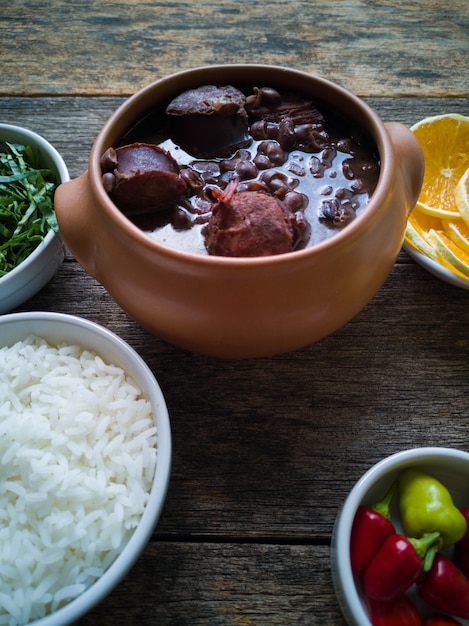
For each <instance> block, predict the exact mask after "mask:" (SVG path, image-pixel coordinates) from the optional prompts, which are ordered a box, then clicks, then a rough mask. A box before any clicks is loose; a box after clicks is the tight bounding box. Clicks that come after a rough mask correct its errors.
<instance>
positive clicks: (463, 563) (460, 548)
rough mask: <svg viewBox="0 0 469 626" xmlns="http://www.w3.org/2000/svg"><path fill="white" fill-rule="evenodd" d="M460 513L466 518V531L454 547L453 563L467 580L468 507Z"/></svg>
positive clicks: (468, 566)
mask: <svg viewBox="0 0 469 626" xmlns="http://www.w3.org/2000/svg"><path fill="white" fill-rule="evenodd" d="M461 513H462V514H463V515H464V517H465V518H466V522H467V530H466V534H465V535H464V537H463V538H462V539H461V540H460V541H458V542H457V543H456V544H455V546H454V562H455V564H456V565H457V566H458V567H459V569H460V570H461V572H462V573H463V574H464V576H466V577H467V578H469V506H465V507H464V508H463V509H461Z"/></svg>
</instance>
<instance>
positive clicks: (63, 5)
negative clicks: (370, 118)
mask: <svg viewBox="0 0 469 626" xmlns="http://www.w3.org/2000/svg"><path fill="white" fill-rule="evenodd" d="M3 4H4V6H3V7H2V6H1V5H0V56H1V59H2V66H1V73H0V95H38V96H39V95H46V94H48V95H50V94H57V95H66V94H68V95H69V94H80V95H100V96H102V95H129V94H131V93H134V92H135V91H137V90H138V89H139V88H141V87H143V86H144V85H146V84H148V83H150V82H152V81H153V80H156V79H157V78H160V77H162V76H165V75H167V74H170V73H173V72H175V71H178V70H182V69H187V68H190V67H195V66H199V65H209V64H214V63H253V62H262V63H269V64H275V65H286V66H290V67H294V68H296V69H301V70H305V71H308V72H315V73H318V74H320V75H322V76H325V77H328V78H330V79H331V80H333V81H334V82H337V83H339V84H341V85H343V86H344V87H346V88H348V89H350V90H351V91H353V92H355V93H357V94H358V95H367V96H426V97H430V96H444V97H450V96H467V94H468V72H467V50H468V44H469V4H468V3H467V1H466V0H453V1H452V2H451V3H448V2H446V0H444V1H443V0H428V1H427V2H424V3H423V2H407V1H406V0H386V1H385V2H379V3H375V2H372V1H370V0H349V1H348V2H344V1H343V0H330V1H328V2H319V1H318V0H294V1H292V2H284V1H283V0H270V2H269V3H268V4H266V3H263V2H251V1H249V0H236V1H234V0H222V1H221V2H218V3H216V5H214V4H213V2H210V1H209V0H197V2H190V1H187V0H185V1H184V0H176V1H175V2H171V3H169V4H168V3H167V2H163V1H161V0H156V1H154V0H151V1H150V0H146V1H144V2H141V1H139V0H125V1H124V0H112V1H110V2H106V3H102V2H98V1H97V0H82V1H80V2H74V3H73V9H72V7H71V5H70V3H69V2H68V0H51V1H50V2H48V3H47V4H46V7H47V10H44V9H43V7H44V3H42V2H39V0H33V1H29V0H15V2H13V3H8V5H7V4H6V3H3Z"/></svg>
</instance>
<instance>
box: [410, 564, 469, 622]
mask: <svg viewBox="0 0 469 626" xmlns="http://www.w3.org/2000/svg"><path fill="white" fill-rule="evenodd" d="M418 593H419V595H420V597H421V598H422V599H423V600H425V602H427V603H428V604H429V605H430V606H432V607H433V608H435V609H438V610H439V611H445V612H446V613H451V615H455V616H456V617H462V618H463V619H469V579H468V578H466V577H465V576H464V574H463V573H462V572H461V570H459V569H458V568H457V567H456V565H454V563H453V562H452V561H450V560H449V559H448V558H447V557H446V556H444V555H443V554H440V553H438V554H437V555H436V556H435V559H434V561H433V565H432V567H431V569H430V571H429V572H428V574H427V575H426V576H425V578H424V580H423V582H422V584H421V585H420V587H419V590H418Z"/></svg>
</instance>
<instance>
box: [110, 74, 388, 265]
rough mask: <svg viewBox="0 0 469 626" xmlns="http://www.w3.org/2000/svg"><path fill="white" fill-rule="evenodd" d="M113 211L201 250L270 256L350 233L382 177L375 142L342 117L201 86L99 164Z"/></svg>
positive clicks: (286, 97)
mask: <svg viewBox="0 0 469 626" xmlns="http://www.w3.org/2000/svg"><path fill="white" fill-rule="evenodd" d="M101 166H102V172H103V184H104V186H105V188H106V190H107V191H108V193H109V195H110V197H111V198H112V200H113V201H114V203H115V204H116V205H117V206H118V208H119V209H120V210H121V211H123V212H124V213H125V214H126V215H127V216H128V217H129V219H131V220H132V221H133V222H134V223H135V224H136V225H138V226H139V227H140V228H142V229H143V230H144V231H145V232H147V233H148V234H149V235H150V236H151V237H153V238H154V239H156V240H158V241H159V242H161V243H164V244H166V245H168V246H172V247H175V248H179V249H183V250H186V251H189V252H197V253H201V254H207V253H208V254H213V255H221V256H238V257H239V256H265V255H269V254H281V253H284V252H290V251H293V250H297V249H301V248H304V247H307V246H312V245H314V244H315V243H318V242H319V241H322V240H324V239H327V238H329V237H331V236H332V235H333V234H334V233H336V232H337V231H338V230H340V229H342V228H344V227H346V226H347V224H348V223H349V222H350V221H351V220H353V219H354V218H355V217H356V216H357V215H358V214H359V213H360V212H361V211H362V210H363V208H364V207H365V206H366V204H367V202H368V200H369V198H370V196H371V194H372V193H373V191H374V189H375V187H376V184H377V180H378V176H379V169H380V164H379V157H378V154H377V150H376V147H375V146H374V144H373V142H372V141H371V139H370V138H369V137H368V136H367V135H366V134H365V133H364V132H363V131H362V130H361V129H360V128H357V127H356V126H354V125H352V124H351V123H349V122H347V120H345V119H344V118H343V117H342V116H340V115H339V114H338V113H336V112H334V111H331V110H330V109H326V108H324V109H322V108H321V107H320V106H319V105H316V104H315V103H313V102H312V101H311V100H310V99H308V98H303V97H301V96H300V95H297V94H291V93H283V92H279V91H277V90H275V89H273V88H270V87H264V88H254V89H251V90H250V91H244V90H243V91H242V90H239V89H237V88H235V87H232V86H224V87H218V86H215V85H206V86H203V87H200V88H198V89H193V90H189V91H186V92H184V93H182V94H180V95H179V96H178V97H176V98H175V99H174V100H172V101H171V102H170V103H168V104H167V106H166V108H165V110H164V111H158V112H156V111H155V113H154V114H151V115H149V116H148V117H147V118H146V119H145V120H143V121H142V122H141V123H140V124H138V125H137V126H136V127H135V128H134V129H133V130H132V131H131V132H130V133H129V134H128V135H127V136H126V137H125V138H124V139H123V141H122V142H121V145H120V146H119V147H117V148H115V149H114V148H110V149H109V150H107V151H106V153H105V154H104V155H103V157H102V159H101Z"/></svg>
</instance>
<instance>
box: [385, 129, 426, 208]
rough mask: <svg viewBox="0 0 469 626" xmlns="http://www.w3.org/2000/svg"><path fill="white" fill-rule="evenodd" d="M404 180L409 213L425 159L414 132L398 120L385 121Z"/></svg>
mask: <svg viewBox="0 0 469 626" xmlns="http://www.w3.org/2000/svg"><path fill="white" fill-rule="evenodd" d="M384 126H385V128H386V130H387V132H388V135H389V137H390V139H391V143H392V145H393V147H394V151H395V154H396V157H397V161H398V167H399V169H400V171H401V174H402V178H403V180H404V185H405V189H406V192H407V196H408V199H409V213H410V211H411V210H412V209H413V208H414V206H415V203H416V202H417V200H418V198H419V195H420V190H421V188H422V182H423V174H424V169H425V160H424V157H423V152H422V148H421V147H420V144H419V142H418V139H417V137H416V136H415V135H414V133H413V132H412V131H411V130H410V128H407V126H405V125H404V124H401V123H400V122H385V123H384Z"/></svg>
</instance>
